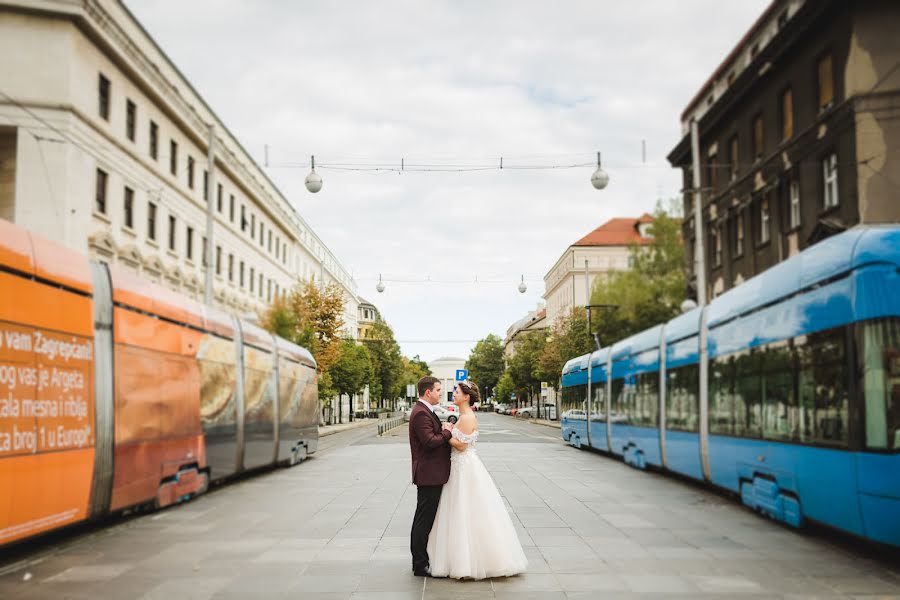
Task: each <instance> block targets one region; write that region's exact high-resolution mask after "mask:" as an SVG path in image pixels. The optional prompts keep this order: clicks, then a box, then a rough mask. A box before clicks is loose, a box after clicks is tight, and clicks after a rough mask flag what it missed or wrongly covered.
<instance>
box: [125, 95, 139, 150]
mask: <svg viewBox="0 0 900 600" xmlns="http://www.w3.org/2000/svg"><path fill="white" fill-rule="evenodd" d="M136 123H137V106H135V105H134V102H132V101H131V100H126V101H125V137H127V138H128V139H129V140H131V141H132V142H133V141H134V130H135V124H136Z"/></svg>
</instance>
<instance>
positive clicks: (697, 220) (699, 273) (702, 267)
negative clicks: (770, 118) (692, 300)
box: [691, 119, 706, 306]
mask: <svg viewBox="0 0 900 600" xmlns="http://www.w3.org/2000/svg"><path fill="white" fill-rule="evenodd" d="M691 157H692V159H693V166H692V168H691V171H692V172H693V173H692V174H693V186H694V187H693V189H692V190H691V196H692V199H693V201H694V276H695V277H696V278H697V304H698V305H699V306H704V305H705V304H706V255H705V254H704V250H703V241H704V240H703V201H702V196H703V194H702V193H701V190H700V134H699V133H698V131H697V119H691Z"/></svg>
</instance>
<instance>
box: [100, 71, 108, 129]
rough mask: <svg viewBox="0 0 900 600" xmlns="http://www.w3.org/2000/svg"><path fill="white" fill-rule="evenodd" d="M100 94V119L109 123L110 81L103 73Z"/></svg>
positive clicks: (101, 74)
mask: <svg viewBox="0 0 900 600" xmlns="http://www.w3.org/2000/svg"><path fill="white" fill-rule="evenodd" d="M98 92H99V93H98V100H99V105H98V108H99V112H100V117H101V118H102V119H105V120H107V121H109V79H107V78H106V77H104V76H103V73H100V85H99V87H98Z"/></svg>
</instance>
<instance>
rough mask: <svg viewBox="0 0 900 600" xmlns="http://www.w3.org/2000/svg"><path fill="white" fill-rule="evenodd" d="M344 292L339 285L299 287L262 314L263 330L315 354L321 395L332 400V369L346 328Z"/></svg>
mask: <svg viewBox="0 0 900 600" xmlns="http://www.w3.org/2000/svg"><path fill="white" fill-rule="evenodd" d="M343 315H344V292H343V290H342V289H341V287H340V286H339V285H337V284H329V285H326V286H324V287H319V286H317V285H316V284H314V283H313V282H311V281H307V282H303V283H300V284H298V285H297V286H296V287H295V288H294V289H293V290H291V292H290V294H288V296H287V297H286V298H285V299H281V298H278V297H276V299H275V301H274V302H272V304H271V305H269V308H268V309H267V310H266V311H265V313H263V315H262V318H261V324H262V327H263V328H265V329H266V330H268V331H271V332H273V333H275V334H276V335H278V336H280V337H283V338H284V339H286V340H289V341H291V342H294V343H295V344H297V345H299V346H303V347H304V348H306V349H307V350H309V351H310V353H312V355H313V357H314V358H315V359H316V363H317V364H318V368H319V373H320V376H319V396H320V397H322V398H333V397H334V395H335V390H334V387H333V386H332V380H331V372H330V370H331V366H332V365H333V364H334V362H335V361H336V360H337V358H338V353H339V346H340V344H341V334H342V331H341V330H342V329H343V327H344V316H343Z"/></svg>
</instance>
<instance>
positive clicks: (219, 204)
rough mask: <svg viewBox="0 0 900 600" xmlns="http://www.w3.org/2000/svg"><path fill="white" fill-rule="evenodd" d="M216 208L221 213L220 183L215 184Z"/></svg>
mask: <svg viewBox="0 0 900 600" xmlns="http://www.w3.org/2000/svg"><path fill="white" fill-rule="evenodd" d="M216 210H217V211H219V214H222V184H221V183H220V184H218V185H217V186H216Z"/></svg>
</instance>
